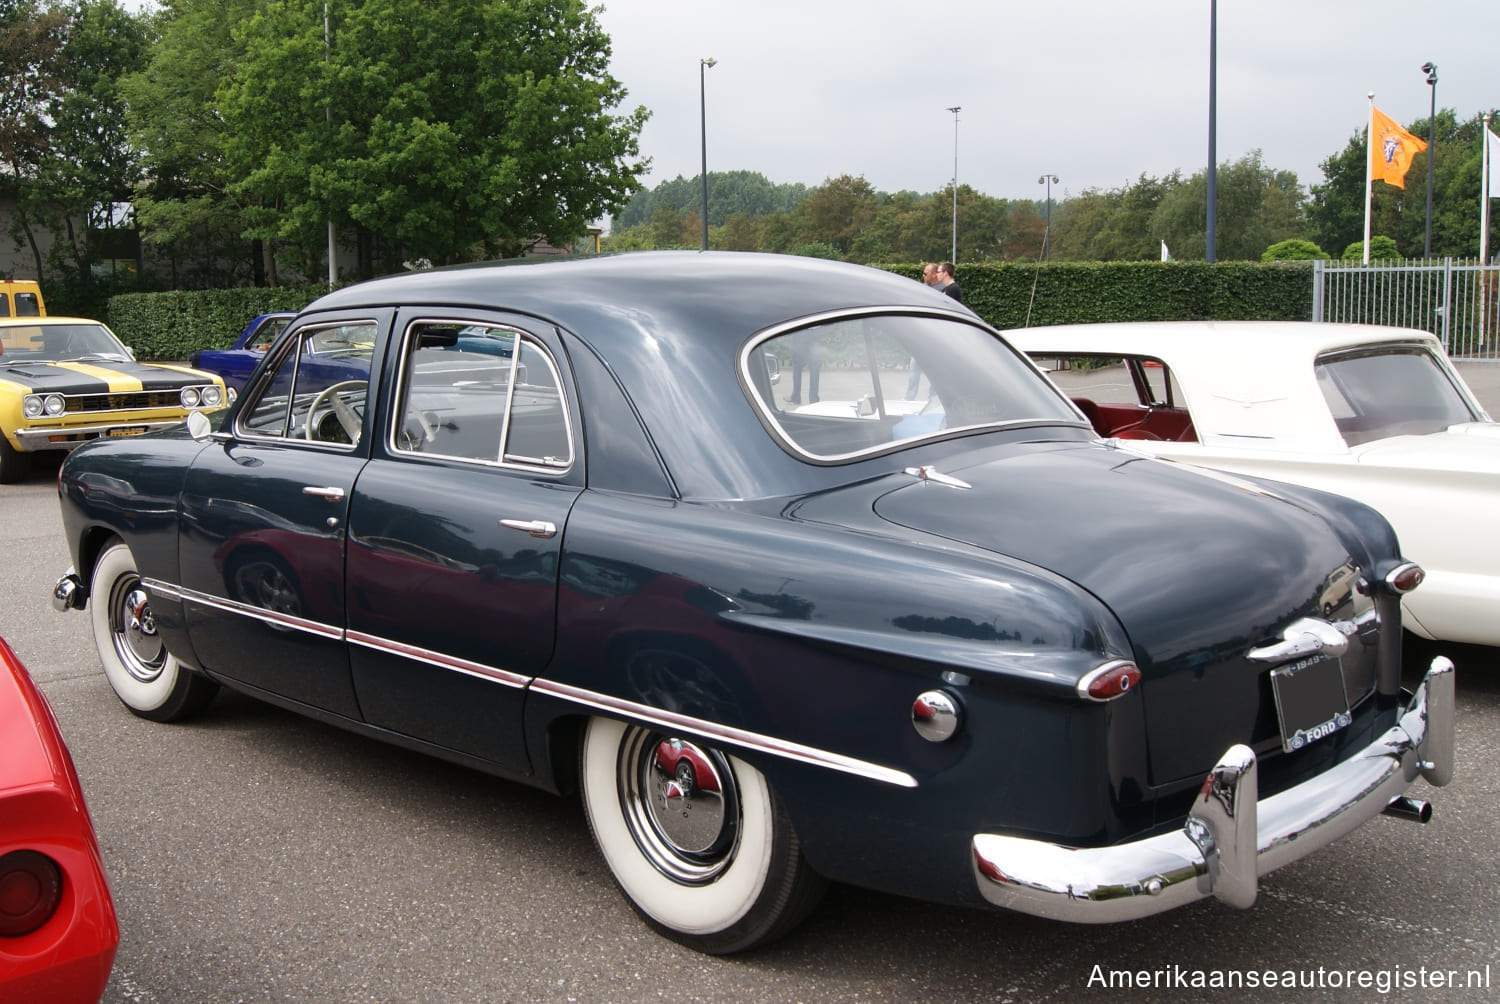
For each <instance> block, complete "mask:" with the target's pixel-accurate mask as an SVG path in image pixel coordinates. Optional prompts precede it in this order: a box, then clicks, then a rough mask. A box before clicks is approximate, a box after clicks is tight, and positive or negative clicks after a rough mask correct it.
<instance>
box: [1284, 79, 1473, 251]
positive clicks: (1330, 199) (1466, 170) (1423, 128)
mask: <svg viewBox="0 0 1500 1004" xmlns="http://www.w3.org/2000/svg"><path fill="white" fill-rule="evenodd" d="M1435 124H1436V129H1435V133H1436V140H1437V150H1436V156H1434V157H1430V156H1429V154H1430V153H1432V151H1427V152H1424V153H1420V154H1418V155H1417V156H1416V157H1415V158H1414V159H1413V160H1412V164H1411V168H1410V170H1408V171H1407V173H1406V178H1405V179H1404V180H1405V187H1404V188H1397V187H1395V186H1394V185H1389V184H1387V183H1385V182H1383V181H1377V182H1375V183H1374V184H1373V185H1372V186H1371V198H1370V206H1371V208H1370V225H1371V229H1372V231H1374V232H1378V233H1382V234H1388V235H1391V237H1392V239H1393V240H1394V241H1395V242H1396V245H1397V247H1398V249H1399V251H1400V253H1401V255H1400V256H1402V257H1408V258H1412V257H1420V256H1421V254H1422V252H1423V251H1424V249H1425V247H1426V230H1427V171H1428V168H1429V166H1430V167H1431V169H1432V171H1433V179H1432V181H1433V220H1432V253H1433V255H1434V256H1435V257H1439V258H1441V257H1457V258H1463V257H1473V256H1474V255H1475V254H1476V253H1477V252H1478V249H1479V214H1478V212H1476V211H1475V209H1474V207H1475V206H1477V205H1478V203H1479V184H1480V163H1481V159H1480V158H1481V156H1482V148H1481V145H1480V140H1481V138H1482V137H1481V135H1480V130H1481V129H1482V123H1481V118H1480V116H1479V115H1475V116H1473V117H1472V118H1470V119H1467V120H1466V121H1464V122H1459V121H1458V119H1457V115H1456V113H1455V112H1453V111H1452V110H1451V109H1446V108H1442V109H1438V113H1437V117H1436V119H1435ZM1407 129H1408V131H1410V132H1411V133H1413V134H1414V135H1416V136H1418V137H1420V138H1422V139H1423V140H1424V141H1425V140H1426V138H1427V136H1428V129H1429V126H1428V120H1427V119H1419V120H1417V121H1416V122H1413V123H1411V124H1410V125H1409V126H1407ZM1366 133H1367V130H1366V129H1361V130H1359V131H1358V132H1356V133H1354V134H1353V135H1352V136H1351V137H1350V138H1349V141H1348V143H1347V144H1346V145H1345V147H1344V149H1343V150H1341V151H1339V152H1338V153H1336V154H1334V155H1333V156H1331V157H1329V158H1328V159H1327V160H1325V161H1323V163H1322V168H1323V175H1324V178H1325V180H1324V182H1323V183H1322V184H1319V185H1314V186H1312V200H1311V209H1310V217H1311V220H1312V230H1313V234H1312V236H1313V239H1315V240H1316V241H1317V242H1318V243H1319V244H1320V245H1322V246H1323V247H1343V246H1346V245H1349V244H1358V243H1359V242H1360V241H1361V240H1362V238H1363V236H1364V194H1365V173H1366V170H1367V166H1366V162H1365V161H1366V157H1367V156H1368V146H1367V144H1366V140H1365V137H1366ZM1370 246H1371V249H1372V250H1373V249H1374V247H1375V244H1374V242H1373V241H1372V242H1371V245H1370Z"/></svg>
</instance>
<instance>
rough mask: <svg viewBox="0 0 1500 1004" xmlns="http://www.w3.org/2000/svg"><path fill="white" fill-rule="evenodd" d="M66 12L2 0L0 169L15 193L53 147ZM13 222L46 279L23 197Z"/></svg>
mask: <svg viewBox="0 0 1500 1004" xmlns="http://www.w3.org/2000/svg"><path fill="white" fill-rule="evenodd" d="M67 20H68V19H67V14H66V13H65V12H64V11H63V9H62V8H61V7H59V6H56V5H54V4H51V3H47V4H41V3H36V2H34V0H0V103H3V104H0V107H3V108H4V109H5V114H4V115H3V116H0V169H3V170H4V171H5V173H6V174H8V175H9V176H10V178H9V180H10V181H11V182H12V183H13V184H14V185H15V186H16V193H17V195H18V202H21V200H20V199H19V196H20V195H21V193H22V192H24V191H25V190H26V189H27V187H28V186H29V185H30V184H31V183H32V182H34V181H35V179H36V177H37V173H38V171H39V170H40V164H41V161H42V159H43V158H44V157H45V156H46V155H47V152H48V150H49V149H50V147H51V139H52V137H51V126H50V123H49V121H48V110H49V108H50V107H51V106H52V104H53V102H55V101H56V100H57V99H58V97H59V96H60V94H61V92H62V89H63V86H64V85H63V81H62V67H61V57H62V47H63V41H64V39H65V38H66V29H67ZM18 209H19V212H17V214H16V217H15V219H14V221H13V223H12V226H11V236H12V237H13V238H14V239H15V240H16V242H17V244H18V246H19V245H20V244H23V243H24V244H25V245H26V246H27V247H29V248H30V249H31V256H32V260H33V262H34V263H35V268H36V275H37V278H38V279H42V278H45V276H44V264H43V261H42V253H41V249H40V244H39V242H38V240H37V224H36V221H34V220H33V218H32V215H31V214H30V213H29V212H28V209H27V206H26V205H25V204H24V202H21V204H19V205H18Z"/></svg>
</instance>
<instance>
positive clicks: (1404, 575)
mask: <svg viewBox="0 0 1500 1004" xmlns="http://www.w3.org/2000/svg"><path fill="white" fill-rule="evenodd" d="M1425 578H1427V573H1426V572H1424V571H1422V568H1421V566H1420V565H1414V564H1412V563H1411V562H1409V561H1408V562H1407V563H1406V564H1404V565H1398V566H1396V567H1395V568H1393V569H1391V571H1390V572H1388V573H1387V574H1386V577H1385V584H1386V585H1387V586H1390V587H1391V589H1392V590H1393V591H1394V592H1397V593H1409V592H1411V591H1412V590H1413V589H1415V588H1417V587H1418V586H1420V585H1421V584H1422V580H1423V579H1425Z"/></svg>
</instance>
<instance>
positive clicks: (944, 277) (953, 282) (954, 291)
mask: <svg viewBox="0 0 1500 1004" xmlns="http://www.w3.org/2000/svg"><path fill="white" fill-rule="evenodd" d="M937 273H938V281H937V286H938V289H941V290H942V291H943V292H944V293H946V294H947V295H948V296H951V297H953V299H955V300H957V301H958V302H959V303H963V302H964V291H963V290H962V289H960V288H959V286H958V277H957V276H956V275H954V273H953V263H952V262H951V261H945V262H943V263H942V264H941V265H939V266H938V267H937Z"/></svg>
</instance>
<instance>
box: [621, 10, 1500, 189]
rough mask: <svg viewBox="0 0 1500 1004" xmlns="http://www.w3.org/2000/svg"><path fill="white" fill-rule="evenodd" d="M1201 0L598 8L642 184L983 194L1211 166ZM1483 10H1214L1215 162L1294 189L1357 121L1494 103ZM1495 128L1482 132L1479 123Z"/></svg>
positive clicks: (1497, 90) (1497, 85) (1316, 173)
mask: <svg viewBox="0 0 1500 1004" xmlns="http://www.w3.org/2000/svg"><path fill="white" fill-rule="evenodd" d="M1209 10H1210V2H1209V0H1035V2H1032V3H1029V4H1020V3H1013V2H1008V0H950V2H947V3H926V4H923V3H895V2H891V0H605V3H604V9H603V10H602V12H601V13H600V14H599V19H600V21H601V23H602V24H603V26H604V28H605V30H606V31H607V32H608V33H609V35H610V37H611V39H612V40H613V57H612V60H611V71H612V73H613V74H614V76H615V77H616V78H617V79H618V80H619V81H620V82H621V83H623V84H624V85H625V86H626V88H628V89H629V92H630V93H629V96H628V97H627V98H626V102H625V106H626V107H627V108H634V107H635V106H636V105H645V106H646V107H647V108H648V109H650V110H651V113H652V114H651V118H650V120H649V121H648V122H647V123H646V127H645V129H644V130H643V131H642V133H641V153H642V155H643V156H646V157H649V158H651V162H652V167H651V171H650V174H649V175H648V176H647V177H646V179H645V182H646V185H647V187H648V188H650V187H653V186H655V185H656V184H657V183H659V182H661V181H665V180H670V179H672V178H675V177H677V176H678V175H682V176H684V177H697V175H698V172H699V164H700V156H701V150H700V134H699V60H700V59H702V58H706V57H713V58H715V59H717V60H718V65H717V66H714V67H712V68H710V69H709V70H708V71H707V76H706V86H707V104H708V166H709V170H711V171H715V170H718V171H729V170H749V171H758V172H760V173H761V174H764V175H765V176H766V177H767V178H769V179H770V180H771V181H772V182H775V183H777V184H785V183H790V182H801V183H803V184H806V185H818V184H821V183H822V182H823V181H824V180H825V179H827V178H830V177H837V176H839V175H841V174H851V175H863V176H864V178H865V179H866V180H867V181H869V182H870V184H871V185H873V186H874V187H875V188H876V189H877V190H880V191H886V192H896V191H901V190H904V189H909V190H912V191H917V192H933V191H937V190H939V189H941V188H943V187H944V186H945V185H946V184H947V183H948V181H949V179H950V178H952V176H953V171H954V133H955V127H954V115H953V114H952V113H951V112H949V111H948V108H950V107H952V106H954V105H958V106H961V109H962V110H961V111H960V112H959V113H958V124H957V141H958V142H957V147H958V150H957V154H958V157H957V160H958V179H959V182H960V183H961V184H967V185H972V186H973V187H974V188H976V189H977V190H979V191H980V192H983V193H984V194H986V195H991V196H995V197H998V198H1040V197H1041V196H1042V193H1043V192H1044V190H1045V189H1044V188H1043V187H1041V186H1039V185H1038V182H1037V178H1038V177H1039V176H1040V175H1042V174H1043V173H1050V174H1055V175H1056V176H1057V177H1058V178H1059V179H1060V182H1059V184H1057V185H1055V186H1053V197H1054V198H1059V197H1062V196H1063V195H1066V194H1069V193H1077V192H1081V191H1083V190H1084V189H1087V188H1100V189H1112V188H1120V187H1123V186H1125V185H1128V184H1131V183H1133V182H1134V181H1135V180H1136V179H1137V178H1139V177H1140V175H1142V174H1148V175H1151V176H1152V177H1157V178H1160V177H1164V176H1166V175H1168V174H1170V173H1171V172H1172V171H1174V170H1181V171H1182V173H1183V175H1184V177H1186V176H1190V175H1192V174H1194V173H1196V172H1198V171H1201V170H1203V169H1204V168H1205V166H1206V165H1207V163H1208V108H1209V100H1208V81H1209V25H1210V17H1209ZM1497 53H1500V0H1428V2H1427V3H1412V2H1410V0H1358V2H1356V0H1221V2H1220V3H1219V4H1218V161H1219V163H1220V164H1224V163H1226V162H1230V161H1236V160H1239V159H1240V158H1241V157H1243V156H1245V155H1246V154H1247V153H1249V152H1251V151H1252V150H1257V149H1258V150H1260V151H1261V155H1262V159H1263V162H1264V163H1265V164H1266V165H1267V166H1269V167H1271V168H1275V169H1278V170H1289V171H1294V172H1296V174H1297V177H1298V179H1299V180H1300V181H1301V183H1302V184H1303V185H1304V186H1306V185H1309V184H1313V183H1317V182H1320V181H1322V180H1323V175H1322V171H1321V170H1320V169H1319V166H1318V165H1319V164H1320V163H1321V162H1322V161H1323V160H1325V159H1326V158H1328V157H1329V156H1331V155H1333V154H1334V153H1337V152H1338V151H1340V150H1342V149H1343V148H1344V146H1345V144H1346V143H1348V141H1349V139H1350V137H1351V136H1353V135H1354V134H1355V133H1356V132H1358V131H1359V130H1361V129H1362V128H1364V126H1365V125H1366V123H1367V122H1368V117H1369V101H1368V99H1367V98H1366V95H1367V94H1368V93H1369V92H1371V91H1373V92H1374V93H1375V104H1376V107H1378V108H1379V109H1380V110H1381V111H1383V112H1385V113H1387V114H1388V115H1390V116H1391V117H1392V118H1394V119H1395V120H1396V121H1398V122H1400V123H1401V124H1403V125H1409V124H1411V123H1412V122H1413V121H1415V120H1416V119H1426V118H1427V115H1428V102H1429V101H1430V100H1431V92H1430V90H1429V88H1428V86H1427V83H1426V75H1425V74H1423V73H1422V71H1421V70H1420V69H1419V68H1420V67H1421V65H1422V64H1423V63H1425V62H1427V61H1429V60H1430V61H1432V62H1435V63H1437V65H1438V77H1439V80H1438V83H1437V103H1438V107H1439V108H1440V109H1441V108H1451V109H1454V110H1455V111H1456V112H1457V113H1458V115H1459V117H1460V119H1467V118H1469V117H1470V116H1472V115H1474V114H1476V113H1478V112H1480V111H1482V110H1484V109H1493V108H1497V107H1500V58H1497ZM1495 128H1496V129H1497V131H1500V124H1497V125H1496V126H1495Z"/></svg>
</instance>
